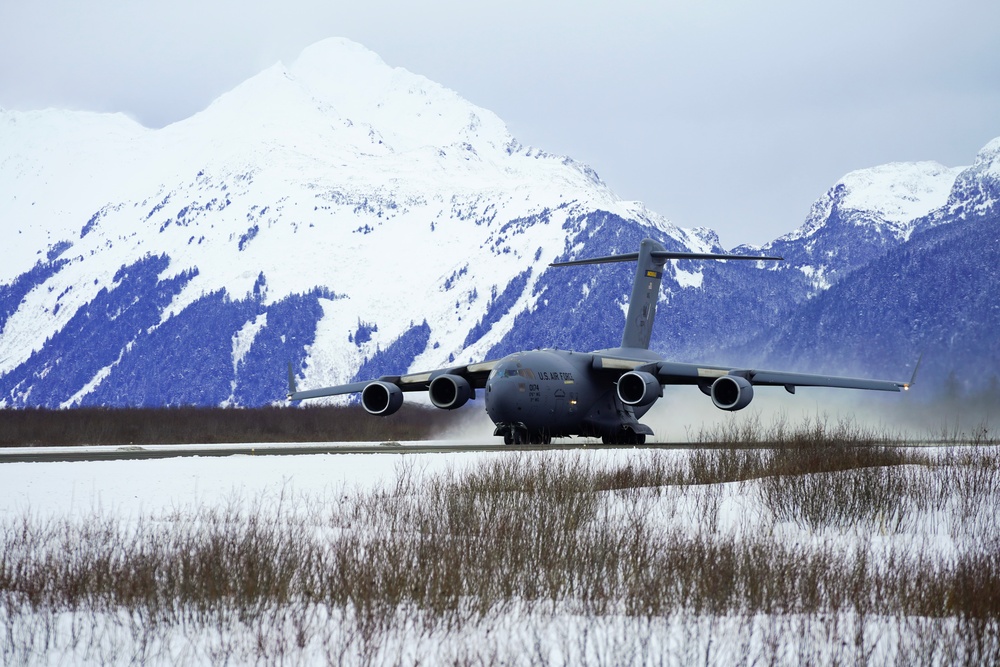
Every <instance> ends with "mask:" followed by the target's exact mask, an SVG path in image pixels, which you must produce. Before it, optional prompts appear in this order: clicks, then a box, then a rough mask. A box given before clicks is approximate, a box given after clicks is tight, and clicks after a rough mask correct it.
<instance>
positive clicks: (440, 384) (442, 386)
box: [427, 375, 474, 410]
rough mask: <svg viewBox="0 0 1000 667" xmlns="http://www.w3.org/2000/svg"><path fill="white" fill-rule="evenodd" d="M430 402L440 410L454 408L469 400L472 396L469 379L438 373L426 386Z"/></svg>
mask: <svg viewBox="0 0 1000 667" xmlns="http://www.w3.org/2000/svg"><path fill="white" fill-rule="evenodd" d="M427 393H428V394H429V395H430V398H431V403H433V404H434V407H436V408H441V409H442V410H454V409H455V408H460V407H462V406H463V405H465V404H466V403H468V402H469V399H470V398H472V396H473V393H474V392H473V390H472V387H471V386H469V381H468V380H466V379H465V378H464V377H461V376H459V375H438V376H437V377H436V378H434V379H433V380H431V384H430V386H429V387H428V388H427Z"/></svg>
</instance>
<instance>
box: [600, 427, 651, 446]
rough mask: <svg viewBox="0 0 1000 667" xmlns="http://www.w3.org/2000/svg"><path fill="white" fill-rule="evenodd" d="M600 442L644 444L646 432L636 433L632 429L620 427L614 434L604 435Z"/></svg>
mask: <svg viewBox="0 0 1000 667" xmlns="http://www.w3.org/2000/svg"><path fill="white" fill-rule="evenodd" d="M601 442H603V443H604V444H605V445H645V444H646V434H645V433H636V432H635V431H633V430H632V429H628V428H626V429H622V430H621V431H619V432H617V433H615V434H614V435H604V436H602V437H601Z"/></svg>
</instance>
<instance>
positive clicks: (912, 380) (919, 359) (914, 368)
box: [903, 352, 924, 391]
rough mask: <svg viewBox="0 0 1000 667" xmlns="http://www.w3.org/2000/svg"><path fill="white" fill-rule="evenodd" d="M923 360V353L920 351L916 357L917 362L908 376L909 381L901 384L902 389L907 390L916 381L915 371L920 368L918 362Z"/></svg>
mask: <svg viewBox="0 0 1000 667" xmlns="http://www.w3.org/2000/svg"><path fill="white" fill-rule="evenodd" d="M923 360H924V353H923V352H921V353H920V356H919V357H917V364H916V365H915V366H914V367H913V375H912V376H910V381H909V382H907V383H905V384H904V385H903V391H909V389H910V387H912V386H913V385H915V384H916V383H917V371H919V370H920V362H921V361H923Z"/></svg>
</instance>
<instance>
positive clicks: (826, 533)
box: [0, 444, 1000, 665]
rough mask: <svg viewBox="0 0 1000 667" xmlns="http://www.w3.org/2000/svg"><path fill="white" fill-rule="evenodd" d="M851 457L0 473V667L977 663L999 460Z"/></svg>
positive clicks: (24, 467) (999, 580) (233, 464)
mask: <svg viewBox="0 0 1000 667" xmlns="http://www.w3.org/2000/svg"><path fill="white" fill-rule="evenodd" d="M265 448H266V446H265ZM373 449H376V450H377V445H374V444H373ZM872 449H873V451H877V452H878V453H879V454H878V456H879V457H881V458H877V459H870V460H869V459H864V460H861V459H857V458H856V455H855V454H850V456H851V457H855V458H851V460H850V461H849V462H848V463H846V464H844V463H843V462H840V463H838V462H837V461H835V459H836V456H840V455H841V454H843V451H844V450H837V451H836V452H835V451H834V450H836V448H821V450H822V451H824V452H826V454H827V455H830V456H828V458H827V459H825V461H826V462H825V463H821V464H820V465H821V468H822V466H826V468H822V469H823V470H826V471H823V472H814V473H803V472H801V471H802V470H804V468H801V467H800V468H794V466H801V465H805V464H803V463H802V462H801V461H800V459H801V458H802V455H801V454H797V455H796V456H799V458H796V459H795V462H793V464H789V460H790V459H789V458H788V457H787V455H780V454H776V453H774V452H768V451H756V450H718V451H699V450H672V451H648V450H585V451H569V452H533V453H449V454H406V455H400V454H388V453H373V454H340V455H306V456H230V457H211V458H209V457H205V458H202V457H193V458H177V459H161V460H139V461H97V462H82V463H79V462H77V463H8V464H2V465H0V489H2V491H0V550H2V551H0V555H2V566H0V620H2V622H0V627H3V635H2V636H0V663H3V664H78V663H84V664H219V663H231V664H247V663H266V664H273V663H279V664H323V663H338V664H378V665H382V664H404V665H409V664H445V663H447V664H556V665H563V664H594V665H617V664H649V665H660V664H666V665H688V664H720V665H722V664H725V665H729V664H748V665H749V664H789V665H791V664H807V663H811V664H833V663H839V664H844V663H851V664H954V663H968V662H971V663H977V664H986V663H990V662H992V663H993V664H996V659H997V657H998V650H1000V648H998V639H997V619H998V613H997V604H998V603H997V599H998V596H997V594H998V593H1000V563H998V556H1000V530H998V517H1000V494H998V490H997V489H998V486H997V484H998V482H1000V474H998V470H1000V451H998V448H997V447H996V446H978V447H962V446H952V447H946V448H938V449H929V448H905V447H876V448H872ZM831 452H833V454H832V455H831ZM838 452H839V453H838ZM814 454H815V452H813V453H812V454H808V455H806V458H809V457H813V458H815V456H814ZM866 456H867V455H866ZM802 460H805V459H802ZM831 461H833V463H830V462H831ZM789 465H793V467H791V468H790V467H788V466H789ZM827 468H829V469H827ZM209 556H211V557H213V558H216V560H215V561H212V563H214V565H213V566H219V567H220V568H221V569H220V570H219V572H218V574H215V575H211V576H209V577H208V578H209V580H210V583H211V582H214V584H212V585H209V586H208V588H207V589H206V590H207V591H208V592H204V591H200V590H199V592H197V593H194V594H192V593H191V592H190V590H188V589H189V588H190V587H191V585H192V584H190V581H193V580H194V579H197V577H196V574H197V572H196V570H198V568H208V567H209V566H210V565H209V564H206V563H209V560H210V558H209ZM144 567H147V568H148V569H147V570H143V568H144ZM109 580H110V581H109ZM275 581H278V584H275V583H274V582H275ZM144 582H148V583H149V584H150V586H151V588H150V590H153V591H156V592H154V593H151V594H149V595H148V596H146V597H143V596H144V595H145V594H140V593H138V592H137V591H138V590H139V589H140V588H141V587H142V586H143V585H145V584H144ZM71 583H72V585H70V584H71ZM249 584H252V586H249ZM201 585H205V584H201ZM74 587H77V588H79V587H92V588H93V591H91V592H87V593H84V594H82V595H81V594H79V593H78V592H73V591H71V590H70V589H72V588H74ZM185 587H187V588H185ZM265 588H267V590H266V591H265ZM88 590H89V589H88ZM272 590H278V591H279V592H277V593H271V592H267V591H272ZM164 591H168V593H164ZM164 595H166V596H168V597H169V599H167V600H166V601H164V600H163V599H160V598H161V597H162V596H164Z"/></svg>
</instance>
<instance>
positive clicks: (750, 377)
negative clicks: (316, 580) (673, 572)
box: [288, 239, 916, 445]
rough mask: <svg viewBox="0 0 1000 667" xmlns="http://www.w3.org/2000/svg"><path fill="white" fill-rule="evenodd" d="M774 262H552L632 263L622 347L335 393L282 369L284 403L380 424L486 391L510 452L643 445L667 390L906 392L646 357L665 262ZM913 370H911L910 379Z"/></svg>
mask: <svg viewBox="0 0 1000 667" xmlns="http://www.w3.org/2000/svg"><path fill="white" fill-rule="evenodd" d="M781 259H782V258H781V257H759V256H746V255H720V254H701V253H685V252H672V251H668V250H666V249H665V248H664V247H663V246H662V245H660V244H659V243H657V242H656V241H654V240H652V239H646V240H644V241H643V242H642V243H641V244H640V247H639V251H638V252H635V253H625V254H620V255H612V256H608V257H596V258H592V259H579V260H575V261H568V262H556V263H553V264H551V265H550V266H575V265H582V264H600V263H607V262H634V261H637V262H638V267H637V269H636V273H635V281H634V282H633V284H632V297H631V300H630V301H629V306H628V314H627V320H626V323H625V331H624V334H623V335H622V342H621V346H620V347H616V348H610V349H606V350H597V351H595V352H574V351H571V350H557V349H540V350H532V351H525V352H515V353H514V354H510V355H508V356H506V357H503V358H502V359H495V360H491V361H482V362H479V363H471V364H466V365H463V366H453V367H451V368H441V369H437V370H432V371H425V372H420V373H410V374H407V375H387V376H383V377H380V378H378V379H377V380H369V381H364V382H353V383H350V384H344V385H339V386H336V387H325V388H322V389H311V390H307V391H298V390H297V389H296V387H295V376H294V373H293V371H292V367H291V365H289V367H288V385H289V387H288V400H290V401H301V400H305V399H310V398H318V397H321V396H337V395H342V394H357V393H360V394H361V405H362V406H364V409H365V410H367V411H368V412H369V413H370V414H372V415H378V416H386V415H391V414H392V413H394V412H396V411H397V410H398V409H399V408H400V406H401V405H402V404H403V394H404V393H405V392H410V391H426V392H427V393H428V394H429V397H430V401H431V403H432V404H433V405H434V406H435V407H438V408H442V409H445V410H454V409H455V408H460V407H462V406H463V405H465V404H466V403H467V402H468V401H469V400H471V399H473V398H475V396H476V390H485V403H486V412H487V413H488V414H489V416H490V418H491V419H492V420H493V422H494V424H496V429H495V431H494V433H493V434H494V435H495V436H502V437H503V439H504V442H505V443H507V444H527V443H531V444H548V443H550V442H551V440H552V438H560V437H569V436H584V437H595V438H601V439H602V440H603V442H604V443H605V444H636V445H640V444H643V443H645V441H646V436H648V435H653V431H652V429H650V428H649V426H647V425H645V424H642V423H640V422H639V419H640V418H641V417H642V416H643V415H645V414H646V412H648V411H649V409H650V407H652V405H653V403H655V402H656V400H657V399H659V398H661V397H662V396H663V386H664V385H675V384H680V385H696V386H697V387H698V388H699V389H700V390H701V391H702V392H704V393H705V394H706V395H708V396H709V397H710V398H711V399H712V403H714V404H715V406H716V407H717V408H719V409H721V410H731V411H732V410H742V409H743V408H745V407H746V406H747V405H749V404H750V401H751V400H752V399H753V396H754V387H755V386H776V387H784V388H785V390H787V391H788V392H789V393H793V394H794V393H795V388H796V387H843V388H848V389H870V390H876V391H896V392H898V391H900V390H905V389H908V388H909V387H910V385H911V384H912V383H913V378H911V380H910V382H894V381H889V380H867V379H861V378H847V377H837V376H829V375H808V374H803V373H791V372H786V371H768V370H756V369H752V368H738V367H736V368H731V367H726V366H708V365H703V364H686V363H677V362H674V361H667V360H665V359H663V357H661V356H660V355H658V354H656V353H655V352H652V351H650V349H649V339H650V335H651V333H652V329H653V319H654V316H655V314H656V302H657V299H658V298H659V294H660V282H661V280H662V277H663V267H664V265H665V264H666V262H667V261H668V260H755V261H772V260H781ZM915 377H916V369H914V378H915Z"/></svg>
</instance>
